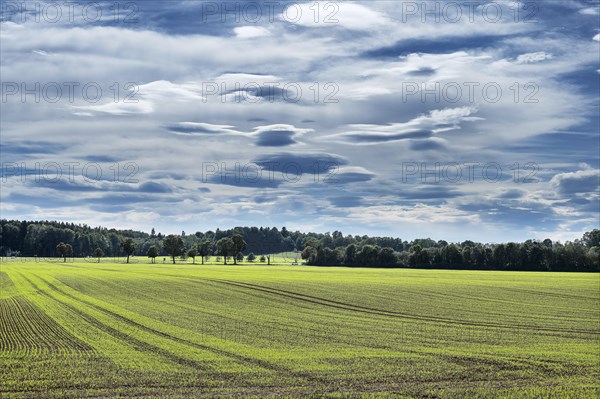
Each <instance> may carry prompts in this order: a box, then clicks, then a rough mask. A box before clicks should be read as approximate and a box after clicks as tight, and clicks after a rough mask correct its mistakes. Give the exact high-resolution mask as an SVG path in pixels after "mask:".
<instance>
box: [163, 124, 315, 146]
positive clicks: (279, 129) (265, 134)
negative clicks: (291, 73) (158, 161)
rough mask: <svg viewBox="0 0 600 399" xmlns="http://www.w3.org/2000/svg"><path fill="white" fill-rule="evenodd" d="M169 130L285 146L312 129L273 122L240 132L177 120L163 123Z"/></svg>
mask: <svg viewBox="0 0 600 399" xmlns="http://www.w3.org/2000/svg"><path fill="white" fill-rule="evenodd" d="M164 128H165V129H166V130H168V131H169V132H171V133H173V134H177V135H182V136H205V137H206V136H216V135H226V136H242V137H246V138H251V139H254V140H255V145H256V146H258V147H285V146H290V145H293V144H298V140H297V139H298V138H299V137H300V136H302V135H304V134H306V133H308V132H312V131H313V129H303V128H297V127H295V126H293V125H287V124H275V125H264V126H256V127H255V128H253V130H252V131H251V132H242V131H239V130H236V129H235V126H232V125H214V124H211V123H204V122H179V123H176V124H170V125H165V126H164Z"/></svg>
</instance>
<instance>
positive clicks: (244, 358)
mask: <svg viewBox="0 0 600 399" xmlns="http://www.w3.org/2000/svg"><path fill="white" fill-rule="evenodd" d="M38 278H39V279H40V280H42V281H44V283H45V284H46V285H48V287H49V288H50V289H51V290H53V291H56V292H58V293H59V294H61V295H64V296H66V297H68V298H71V299H72V300H74V301H77V302H80V303H83V304H85V305H87V306H89V307H92V308H94V309H96V310H98V311H100V312H103V313H105V314H106V315H109V316H111V317H114V318H115V319H117V320H119V321H121V322H123V323H126V324H128V325H131V326H133V327H135V328H139V329H141V330H143V331H146V332H148V333H151V334H154V335H156V336H160V337H162V338H166V339H169V340H171V341H174V342H177V343H180V344H183V345H186V346H190V347H194V348H196V349H201V350H205V351H208V352H212V353H214V354H217V355H220V356H224V357H228V358H231V359H234V360H237V361H240V362H243V363H248V364H252V365H254V366H259V367H262V368H263V369H267V370H270V371H274V372H283V373H286V374H291V375H294V376H296V377H301V378H304V379H308V380H313V381H314V380H320V379H319V378H317V377H315V376H313V375H311V374H308V373H299V372H295V371H293V370H290V369H287V368H284V367H282V366H280V365H275V364H272V363H270V362H267V361H265V360H261V359H257V358H253V357H248V356H243V355H240V354H237V353H233V352H230V351H226V350H224V349H220V348H215V347H212V346H208V345H203V344H199V343H197V342H192V341H189V340H186V339H183V338H179V337H176V336H173V335H172V334H168V333H165V332H163V331H159V330H156V329H154V328H152V327H148V326H146V325H143V324H140V323H138V322H136V321H134V320H131V319H129V318H127V317H125V316H122V315H120V314H118V313H115V312H113V311H111V310H108V309H106V308H103V307H101V306H99V305H96V304H94V303H92V302H90V301H87V300H85V299H82V298H78V297H76V296H74V295H71V294H69V293H67V292H65V291H64V290H61V289H60V288H58V287H56V286H55V285H54V284H52V283H50V282H49V281H47V280H45V279H44V278H42V277H40V276H38ZM109 328H110V327H109ZM157 349H160V348H157ZM167 353H168V354H170V355H173V354H172V353H171V352H167ZM184 360H186V361H187V359H184ZM190 361H191V360H190ZM191 362H193V361H191Z"/></svg>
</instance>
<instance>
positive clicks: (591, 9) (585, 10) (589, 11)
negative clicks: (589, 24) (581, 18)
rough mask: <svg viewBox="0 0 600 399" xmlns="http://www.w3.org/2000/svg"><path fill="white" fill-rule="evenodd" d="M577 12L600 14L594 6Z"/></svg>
mask: <svg viewBox="0 0 600 399" xmlns="http://www.w3.org/2000/svg"><path fill="white" fill-rule="evenodd" d="M579 13H580V14H583V15H600V12H598V8H594V7H589V8H583V9H581V10H579Z"/></svg>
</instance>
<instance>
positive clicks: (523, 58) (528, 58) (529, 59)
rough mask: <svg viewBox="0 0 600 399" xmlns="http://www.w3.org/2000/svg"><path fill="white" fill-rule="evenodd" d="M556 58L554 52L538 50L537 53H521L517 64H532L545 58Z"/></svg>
mask: <svg viewBox="0 0 600 399" xmlns="http://www.w3.org/2000/svg"><path fill="white" fill-rule="evenodd" d="M552 58H554V56H553V55H552V54H548V53H546V52H543V51H538V52H536V53H527V54H521V55H519V56H518V57H517V60H516V63H517V64H531V63H534V62H541V61H544V60H550V59H552Z"/></svg>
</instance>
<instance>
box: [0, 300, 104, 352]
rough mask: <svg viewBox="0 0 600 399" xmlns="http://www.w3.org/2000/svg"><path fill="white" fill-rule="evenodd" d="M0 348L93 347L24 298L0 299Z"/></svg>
mask: <svg viewBox="0 0 600 399" xmlns="http://www.w3.org/2000/svg"><path fill="white" fill-rule="evenodd" d="M0 315H1V316H2V320H5V322H3V323H2V325H0V350H6V351H24V352H26V353H32V352H39V351H51V352H57V351H78V352H79V351H92V350H93V348H92V347H90V346H89V345H87V344H86V343H84V342H83V341H80V340H79V339H77V338H76V337H75V336H73V335H71V334H70V333H69V332H68V331H66V330H65V329H64V328H63V327H61V326H60V325H59V324H58V323H56V322H55V321H54V320H53V319H52V318H50V317H49V316H48V315H46V314H45V313H44V312H43V311H42V310H40V309H39V308H38V307H37V306H35V305H34V304H32V303H31V302H30V301H28V300H27V299H25V298H23V297H12V298H9V299H1V300H0Z"/></svg>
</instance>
